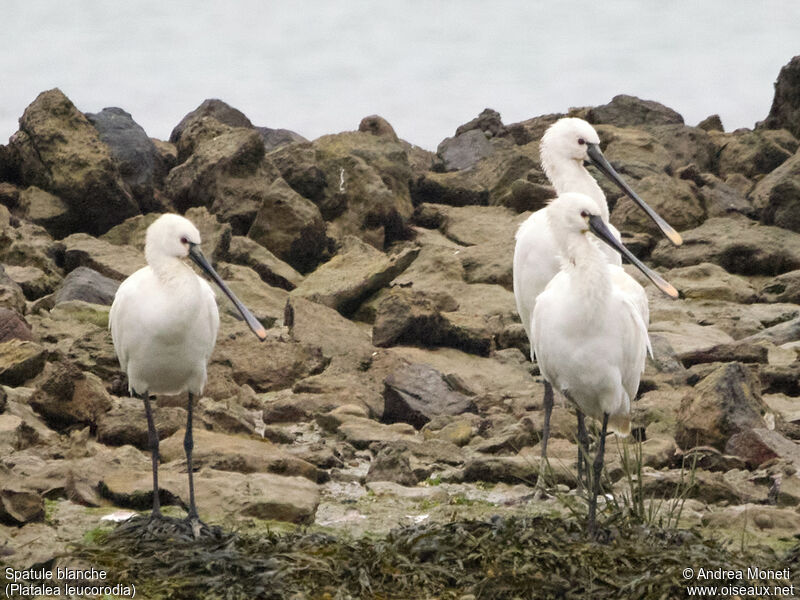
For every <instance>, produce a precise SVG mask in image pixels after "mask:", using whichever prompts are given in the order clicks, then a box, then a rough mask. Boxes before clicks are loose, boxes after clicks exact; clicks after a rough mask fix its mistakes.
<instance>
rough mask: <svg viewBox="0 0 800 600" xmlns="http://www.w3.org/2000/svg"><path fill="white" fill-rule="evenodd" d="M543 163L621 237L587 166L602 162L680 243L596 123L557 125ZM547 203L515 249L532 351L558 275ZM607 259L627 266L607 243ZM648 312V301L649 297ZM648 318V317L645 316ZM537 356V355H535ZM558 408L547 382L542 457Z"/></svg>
mask: <svg viewBox="0 0 800 600" xmlns="http://www.w3.org/2000/svg"><path fill="white" fill-rule="evenodd" d="M539 154H540V157H541V161H542V167H543V168H544V172H545V174H546V175H547V177H548V178H549V179H550V182H551V183H552V184H553V187H555V189H556V192H557V193H558V194H563V193H566V192H579V193H582V194H586V195H587V196H589V197H590V198H591V199H592V200H593V201H594V203H595V205H596V206H595V210H594V214H597V215H599V216H600V218H601V219H602V221H603V223H604V224H605V225H606V228H607V229H608V230H609V231H611V232H612V234H613V235H614V237H615V238H616V239H617V240H619V239H620V235H619V231H617V229H616V228H615V227H614V226H613V225H611V224H609V222H608V204H607V203H606V198H605V195H604V194H603V191H602V190H601V189H600V186H599V185H598V184H597V181H595V179H594V177H592V176H591V174H590V173H589V171H587V170H586V168H585V167H584V164H586V163H589V164H593V165H594V166H596V167H597V168H598V169H599V170H600V171H601V172H602V173H603V174H604V175H605V176H606V177H608V178H609V179H611V181H613V182H614V183H615V184H616V185H617V186H619V188H620V189H622V191H623V192H625V194H626V195H628V196H629V197H630V198H631V199H632V200H633V201H634V202H635V203H636V204H637V205H638V206H640V207H641V208H642V210H644V211H645V212H646V213H647V215H648V216H649V217H650V218H651V219H653V221H654V222H655V223H656V224H657V225H658V227H659V228H660V229H661V231H662V232H664V235H666V236H667V237H668V238H669V239H670V241H672V243H674V244H676V245H680V244H681V242H682V240H681V236H680V235H679V234H678V232H677V231H675V230H674V229H673V228H672V227H670V225H669V224H668V223H667V222H666V221H664V219H662V218H661V217H660V216H659V215H658V214H657V213H656V212H655V211H654V210H653V209H652V208H650V207H649V206H648V205H647V204H646V203H645V202H644V200H642V199H641V198H640V197H639V196H638V195H637V194H636V193H635V192H634V191H633V190H632V189H631V188H630V187H629V186H628V185H627V184H626V183H625V181H623V180H622V178H621V177H620V176H619V175H618V174H617V172H616V171H615V170H614V167H612V166H611V164H610V163H609V162H608V161H607V160H606V158H605V157H604V156H603V153H602V152H601V151H600V137H599V136H598V135H597V132H596V131H595V129H594V127H592V126H591V125H590V124H589V123H587V122H586V121H584V120H583V119H575V118H564V119H559V120H558V121H556V122H555V123H554V124H553V125H551V126H550V127H549V128H548V130H547V131H546V132H545V134H544V136H543V137H542V141H541V144H540V146H539ZM549 211H550V207H549V206H547V207H545V208H542V209H540V210H537V211H536V212H535V213H533V214H532V215H531V216H530V217H528V218H527V219H526V220H525V222H524V223H522V225H520V227H519V229H518V230H517V234H516V240H517V242H516V246H515V248H514V297H515V298H516V301H517V312H518V313H519V316H520V319H521V320H522V325H523V327H525V332H526V333H527V334H528V340H529V342H530V347H531V353H533V348H534V345H535V340H534V339H533V336H532V335H531V315H532V314H533V310H534V307H535V306H536V299H537V297H538V296H539V294H541V293H542V291H543V290H544V289H545V286H546V285H547V284H548V283H549V282H550V280H551V279H552V278H553V277H554V276H555V275H556V273H558V271H559V269H560V263H559V244H558V241H557V239H556V234H555V232H554V231H553V230H552V228H551V226H550V220H549V218H548V212H549ZM601 247H602V252H603V254H604V256H605V258H606V261H607V262H609V263H611V264H614V265H621V264H622V261H621V259H620V256H619V254H618V253H617V252H615V251H614V250H612V249H611V248H608V247H606V246H604V245H601ZM645 310H646V301H645ZM645 320H646V319H645ZM531 358H533V356H531ZM552 410H553V391H552V389H550V386H549V384H548V383H547V381H545V396H544V430H543V432H542V458H543V459H545V458H546V457H547V441H548V439H549V436H550V414H551V412H552Z"/></svg>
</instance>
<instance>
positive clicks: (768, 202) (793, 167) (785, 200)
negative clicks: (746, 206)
mask: <svg viewBox="0 0 800 600" xmlns="http://www.w3.org/2000/svg"><path fill="white" fill-rule="evenodd" d="M751 196H752V198H753V204H754V206H755V208H756V210H758V211H759V212H760V213H761V221H762V222H763V223H765V224H767V225H777V226H778V227H784V228H785V229H791V230H792V231H797V232H798V233H800V154H795V155H794V156H792V157H791V158H789V159H788V160H786V162H784V163H783V164H782V165H781V166H779V167H778V168H777V169H775V170H774V171H772V172H771V173H769V174H768V175H767V176H766V177H764V179H762V180H761V181H760V182H759V183H758V185H756V187H755V189H754V190H753V192H752V194H751Z"/></svg>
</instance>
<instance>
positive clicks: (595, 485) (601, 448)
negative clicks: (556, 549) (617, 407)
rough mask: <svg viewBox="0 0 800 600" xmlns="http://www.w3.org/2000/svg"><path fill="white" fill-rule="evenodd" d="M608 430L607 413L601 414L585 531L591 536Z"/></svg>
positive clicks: (594, 524) (594, 529) (593, 531)
mask: <svg viewBox="0 0 800 600" xmlns="http://www.w3.org/2000/svg"><path fill="white" fill-rule="evenodd" d="M607 430H608V413H603V428H602V430H601V431H600V443H599V444H597V456H596V457H595V459H594V473H593V475H592V495H591V498H590V501H589V519H588V522H587V526H586V530H587V531H588V532H589V535H591V536H593V535H594V534H595V531H596V523H595V521H596V515H597V496H598V495H599V494H600V476H601V475H602V473H603V458H604V456H603V455H604V454H605V451H606V432H607Z"/></svg>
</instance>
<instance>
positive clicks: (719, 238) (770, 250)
mask: <svg viewBox="0 0 800 600" xmlns="http://www.w3.org/2000/svg"><path fill="white" fill-rule="evenodd" d="M682 235H683V245H682V246H679V247H675V246H673V245H672V244H671V243H670V242H669V241H668V240H662V241H660V242H659V243H658V245H657V246H656V248H655V250H653V254H652V256H651V259H652V261H653V262H654V263H655V264H656V265H657V266H664V267H686V266H691V265H697V264H700V263H703V262H712V263H715V264H717V265H719V266H721V267H722V268H723V269H725V270H726V271H728V272H729V273H736V274H739V275H779V274H781V273H785V272H787V271H792V270H795V269H800V234H797V233H794V232H792V231H787V230H786V229H781V228H779V227H770V226H764V225H759V224H757V223H755V222H753V221H750V220H749V219H746V218H744V217H741V216H731V217H727V218H723V217H717V218H713V219H708V220H707V221H706V222H705V223H703V224H702V225H701V226H700V227H697V228H695V229H691V230H689V231H685V232H683V234H682Z"/></svg>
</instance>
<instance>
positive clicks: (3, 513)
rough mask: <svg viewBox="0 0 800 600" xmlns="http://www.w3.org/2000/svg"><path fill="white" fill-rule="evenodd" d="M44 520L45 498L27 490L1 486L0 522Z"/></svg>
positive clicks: (11, 523)
mask: <svg viewBox="0 0 800 600" xmlns="http://www.w3.org/2000/svg"><path fill="white" fill-rule="evenodd" d="M42 520H44V498H42V497H41V496H39V494H35V493H32V492H29V491H27V490H20V489H13V488H11V487H6V486H3V487H2V488H0V522H2V523H5V524H8V525H16V526H20V525H24V524H25V523H31V522H34V521H42Z"/></svg>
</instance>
